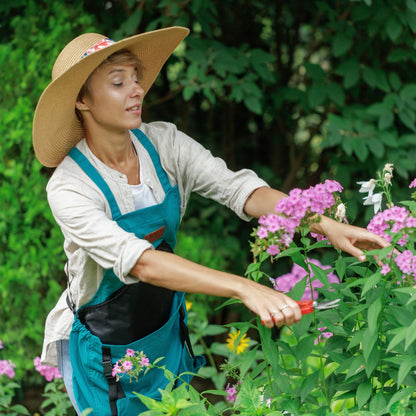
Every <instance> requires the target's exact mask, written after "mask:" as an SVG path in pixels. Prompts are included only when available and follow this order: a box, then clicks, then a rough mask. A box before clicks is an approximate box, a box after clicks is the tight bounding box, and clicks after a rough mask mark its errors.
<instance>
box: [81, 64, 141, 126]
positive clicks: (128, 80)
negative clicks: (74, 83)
mask: <svg viewBox="0 0 416 416" xmlns="http://www.w3.org/2000/svg"><path fill="white" fill-rule="evenodd" d="M89 82H90V84H89V88H88V90H89V93H88V94H86V95H85V96H84V97H83V98H82V99H81V100H80V101H77V103H76V107H77V109H78V110H80V111H81V113H82V116H83V118H84V126H85V128H86V129H87V130H89V129H95V128H97V127H98V128H102V129H106V130H112V131H115V132H125V131H126V130H131V129H135V128H137V127H139V126H140V124H141V123H142V118H141V115H142V103H143V96H144V91H143V89H142V88H141V87H140V85H139V83H138V81H137V70H136V68H135V67H134V66H131V65H120V64H111V65H104V66H102V67H99V68H98V69H97V70H96V71H95V72H94V73H93V75H92V76H91V78H90V81H89Z"/></svg>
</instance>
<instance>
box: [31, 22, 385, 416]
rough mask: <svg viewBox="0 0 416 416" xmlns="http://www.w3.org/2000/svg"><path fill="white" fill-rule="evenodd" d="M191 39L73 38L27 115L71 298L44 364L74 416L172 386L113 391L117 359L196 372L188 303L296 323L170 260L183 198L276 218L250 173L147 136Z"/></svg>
mask: <svg viewBox="0 0 416 416" xmlns="http://www.w3.org/2000/svg"><path fill="white" fill-rule="evenodd" d="M187 34H188V29H186V28H181V27H172V28H167V29H161V30H156V31H153V32H148V33H144V34H140V35H136V36H133V37H131V38H127V39H124V40H122V41H119V42H113V41H112V40H110V39H108V38H105V37H104V36H102V35H98V34H84V35H81V36H79V37H77V38H76V39H74V40H73V41H71V42H70V43H69V44H68V45H67V46H66V47H65V48H64V49H63V51H62V52H61V53H60V55H59V56H58V58H57V60H56V62H55V65H54V68H53V71H52V82H51V83H50V84H49V86H48V87H47V88H46V89H45V91H44V92H43V94H42V96H41V98H40V99H39V103H38V106H37V108H36V111H35V116H34V124H33V144H34V149H35V153H36V155H37V157H38V159H39V161H40V162H41V163H42V164H44V165H45V166H49V167H55V166H57V168H56V170H55V172H54V174H53V176H52V177H51V179H50V181H49V183H48V186H47V192H48V200H49V204H50V206H51V209H52V212H53V215H54V217H55V219H56V221H57V223H58V224H59V226H60V227H61V229H62V232H63V234H64V237H65V244H64V248H65V252H66V255H67V257H68V262H67V267H66V273H67V275H68V289H67V290H66V291H65V292H64V293H63V295H62V297H61V299H60V300H59V302H58V304H57V305H56V307H55V308H54V309H53V310H52V311H51V313H50V314H49V316H48V319H47V322H46V334H45V342H44V349H43V353H42V361H43V363H45V364H49V365H53V366H56V365H57V364H59V368H60V370H61V372H62V374H63V377H64V381H65V385H66V386H67V390H68V393H69V394H70V397H71V400H72V402H73V404H74V407H75V408H76V409H77V412H81V411H83V410H84V409H86V408H93V411H94V412H93V414H94V415H100V416H103V415H116V414H119V415H130V414H131V415H133V414H134V415H136V414H138V413H139V412H141V411H143V410H145V407H144V406H143V405H142V404H141V402H140V400H139V399H138V398H137V397H136V396H135V395H134V394H132V391H138V392H140V393H143V394H145V395H148V396H151V397H159V396H158V394H159V393H158V388H162V389H163V388H164V386H165V385H166V384H167V380H166V379H165V378H164V376H163V373H162V372H158V370H151V371H149V372H148V373H147V374H146V375H145V376H143V377H141V378H139V381H138V383H136V384H135V383H129V382H128V381H127V382H123V379H121V380H120V381H119V382H117V381H116V379H115V378H114V377H113V374H112V371H111V369H112V366H113V365H114V364H115V362H116V361H117V360H118V359H120V357H122V356H123V355H124V353H125V351H126V348H130V349H131V348H133V349H134V350H137V351H143V352H144V353H145V354H146V355H147V356H148V357H149V358H150V359H151V361H152V360H154V359H156V358H158V357H164V361H162V363H161V364H162V365H163V364H165V365H166V367H167V368H168V369H170V370H171V371H173V372H174V373H175V374H180V373H182V372H184V371H197V370H198V368H199V367H200V366H201V365H203V358H202V357H198V356H196V357H195V356H194V355H193V353H192V348H191V346H190V343H189V336H188V333H187V327H186V316H185V315H186V312H185V309H184V307H183V304H184V297H183V293H184V292H198V293H203V294H208V295H216V296H223V297H230V298H231V297H233V298H236V299H239V300H241V301H242V302H243V303H244V304H245V305H246V307H247V308H249V309H250V310H251V311H253V312H254V313H256V314H257V315H259V317H260V318H261V320H262V321H263V322H264V324H265V325H266V326H267V327H272V326H273V325H277V326H281V325H283V324H286V325H292V324H293V323H296V322H298V321H299V320H300V319H301V313H300V310H299V307H298V305H297V304H296V302H294V301H293V300H292V299H290V298H289V297H287V296H286V295H284V294H282V293H279V292H277V291H275V290H273V289H271V288H268V287H266V286H263V285H260V284H258V283H255V282H253V281H250V280H247V279H244V278H243V277H241V276H236V275H233V274H229V273H224V272H221V271H216V270H212V269H209V268H206V267H203V266H201V265H198V264H195V263H193V262H190V261H188V260H185V259H183V258H180V257H178V256H176V255H175V254H173V249H174V247H175V244H176V232H177V229H178V226H179V223H180V220H181V218H182V216H183V214H184V212H185V208H186V204H187V200H188V197H189V195H190V193H191V192H198V193H199V194H201V195H203V196H206V197H209V198H212V199H214V200H216V201H218V202H220V203H222V204H224V205H227V206H228V207H229V208H231V209H232V210H234V211H235V212H236V213H237V215H239V216H240V217H241V218H242V219H245V220H249V219H250V218H252V217H255V218H259V217H260V216H261V215H264V214H267V213H270V212H273V210H274V207H275V205H276V203H277V201H278V200H279V199H281V198H282V197H284V196H285V195H284V194H283V193H281V192H280V191H277V190H274V189H271V188H269V187H268V186H267V184H266V183H265V182H264V181H262V180H261V179H260V178H258V177H257V176H256V175H255V174H254V172H252V171H249V170H241V171H239V172H231V171H230V170H228V169H227V168H226V166H225V164H224V162H223V161H222V160H220V159H218V158H214V157H213V156H212V155H211V154H210V153H209V152H208V151H207V150H206V149H204V148H203V147H202V146H200V145H199V144H198V143H197V142H195V141H194V140H192V139H191V138H189V137H188V136H186V135H185V134H184V133H182V132H180V131H178V130H177V129H176V127H175V126H174V125H172V124H169V123H164V122H156V123H150V124H146V123H143V122H142V118H141V112H142V105H143V99H144V96H145V94H146V92H147V91H148V89H149V88H150V86H151V84H152V83H153V81H154V79H155V78H156V76H157V74H158V72H159V71H160V68H161V66H162V65H163V64H164V62H165V61H166V59H167V58H168V57H169V55H170V54H171V53H172V51H173V50H174V49H175V48H176V46H177V45H178V44H179V43H180V42H181V41H182V40H183V38H184V37H185V36H186V35H187ZM313 231H315V232H318V233H321V234H324V235H326V236H328V238H329V239H330V240H331V242H332V243H333V244H334V245H335V246H336V247H338V248H340V249H343V250H345V251H347V252H348V253H350V254H352V255H354V256H355V257H357V258H360V259H361V260H362V259H363V252H362V250H361V248H367V246H368V247H369V246H370V245H371V244H373V245H376V246H378V247H383V246H385V245H386V243H385V241H384V240H382V239H381V238H379V237H378V236H376V235H374V234H371V233H369V232H367V231H366V230H364V229H361V228H357V227H353V226H347V225H344V224H340V223H337V222H335V221H333V220H330V219H329V218H323V219H322V221H321V222H320V223H318V224H313ZM360 247H361V248H360ZM68 338H69V342H68ZM68 350H69V353H68Z"/></svg>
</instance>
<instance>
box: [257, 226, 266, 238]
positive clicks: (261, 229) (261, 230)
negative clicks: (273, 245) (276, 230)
mask: <svg viewBox="0 0 416 416" xmlns="http://www.w3.org/2000/svg"><path fill="white" fill-rule="evenodd" d="M268 235H269V232H268V231H267V228H266V227H259V229H258V230H257V237H258V238H266V237H267V236H268Z"/></svg>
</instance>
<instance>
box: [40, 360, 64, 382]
mask: <svg viewBox="0 0 416 416" xmlns="http://www.w3.org/2000/svg"><path fill="white" fill-rule="evenodd" d="M33 364H34V365H35V369H36V371H38V372H39V373H40V375H42V376H44V377H45V379H46V381H52V380H53V379H54V378H62V375H61V373H60V372H59V370H58V368H57V367H50V366H48V365H43V364H41V363H40V357H36V358H35V359H34V360H33Z"/></svg>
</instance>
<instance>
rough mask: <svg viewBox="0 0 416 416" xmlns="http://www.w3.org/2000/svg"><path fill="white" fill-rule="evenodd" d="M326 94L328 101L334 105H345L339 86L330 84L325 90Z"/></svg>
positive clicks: (342, 91) (342, 92)
mask: <svg viewBox="0 0 416 416" xmlns="http://www.w3.org/2000/svg"><path fill="white" fill-rule="evenodd" d="M326 91H327V94H328V97H329V99H331V100H332V101H333V102H334V103H335V104H337V105H338V106H340V107H342V106H343V105H344V103H345V93H344V90H343V89H342V88H341V86H340V85H339V84H337V83H335V82H331V83H330V84H329V85H328V87H327V89H326Z"/></svg>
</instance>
